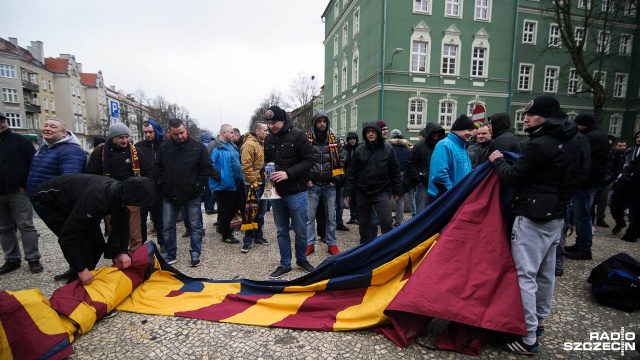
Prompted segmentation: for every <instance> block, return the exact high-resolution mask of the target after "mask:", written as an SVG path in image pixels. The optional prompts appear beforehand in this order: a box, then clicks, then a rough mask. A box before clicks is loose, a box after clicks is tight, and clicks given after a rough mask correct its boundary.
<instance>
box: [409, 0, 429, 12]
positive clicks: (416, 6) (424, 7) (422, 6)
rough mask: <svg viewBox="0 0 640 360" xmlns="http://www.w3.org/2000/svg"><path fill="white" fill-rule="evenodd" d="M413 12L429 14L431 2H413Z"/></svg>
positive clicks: (421, 0) (418, 0)
mask: <svg viewBox="0 0 640 360" xmlns="http://www.w3.org/2000/svg"><path fill="white" fill-rule="evenodd" d="M413 12H415V13H424V14H431V0H415V1H414V2H413Z"/></svg>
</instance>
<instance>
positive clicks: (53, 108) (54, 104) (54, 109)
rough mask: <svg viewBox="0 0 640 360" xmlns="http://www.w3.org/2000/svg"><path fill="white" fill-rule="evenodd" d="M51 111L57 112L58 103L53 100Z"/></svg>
mask: <svg viewBox="0 0 640 360" xmlns="http://www.w3.org/2000/svg"><path fill="white" fill-rule="evenodd" d="M50 104H51V106H50V107H51V111H56V103H55V102H54V101H53V99H51V103H50Z"/></svg>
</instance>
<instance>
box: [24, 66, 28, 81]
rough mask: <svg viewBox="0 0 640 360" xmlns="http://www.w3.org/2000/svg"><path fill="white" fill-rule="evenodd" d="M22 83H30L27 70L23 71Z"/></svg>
mask: <svg viewBox="0 0 640 360" xmlns="http://www.w3.org/2000/svg"><path fill="white" fill-rule="evenodd" d="M22 81H29V73H27V70H25V69H22Z"/></svg>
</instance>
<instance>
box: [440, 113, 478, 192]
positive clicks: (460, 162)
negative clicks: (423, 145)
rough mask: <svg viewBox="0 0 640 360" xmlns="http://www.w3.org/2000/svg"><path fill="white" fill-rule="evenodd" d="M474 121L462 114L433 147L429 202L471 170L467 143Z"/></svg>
mask: <svg viewBox="0 0 640 360" xmlns="http://www.w3.org/2000/svg"><path fill="white" fill-rule="evenodd" d="M475 128H476V127H475V125H474V124H473V121H471V119H469V117H468V116H467V115H464V114H462V115H460V116H459V117H458V118H457V119H456V121H454V122H453V125H452V126H451V132H449V135H447V137H446V138H444V139H442V140H441V141H440V142H438V144H437V145H436V147H435V149H433V155H432V156H431V165H430V173H429V188H428V193H429V203H431V202H433V201H435V200H436V199H437V198H439V197H440V196H441V195H442V194H444V193H445V192H446V191H447V190H449V189H450V188H451V187H452V186H453V185H455V184H457V183H458V182H459V181H460V180H462V178H464V177H465V176H467V174H468V173H470V172H471V169H472V167H471V159H469V154H467V145H468V144H469V140H471V132H472V131H473V130H475Z"/></svg>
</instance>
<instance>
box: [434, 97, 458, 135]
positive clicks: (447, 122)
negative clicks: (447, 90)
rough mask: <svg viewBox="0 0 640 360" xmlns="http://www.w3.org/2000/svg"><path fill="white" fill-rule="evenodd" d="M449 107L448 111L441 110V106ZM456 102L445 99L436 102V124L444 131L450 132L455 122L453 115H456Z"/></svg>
mask: <svg viewBox="0 0 640 360" xmlns="http://www.w3.org/2000/svg"><path fill="white" fill-rule="evenodd" d="M445 104H448V105H451V107H450V108H449V109H443V105H445ZM457 108H458V102H457V101H455V100H453V99H451V98H449V97H447V98H446V99H442V100H440V101H438V124H440V126H442V128H444V129H445V130H450V129H451V125H453V121H454V120H455V114H457ZM443 110H444V111H443Z"/></svg>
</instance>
